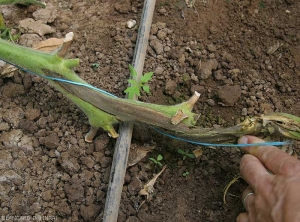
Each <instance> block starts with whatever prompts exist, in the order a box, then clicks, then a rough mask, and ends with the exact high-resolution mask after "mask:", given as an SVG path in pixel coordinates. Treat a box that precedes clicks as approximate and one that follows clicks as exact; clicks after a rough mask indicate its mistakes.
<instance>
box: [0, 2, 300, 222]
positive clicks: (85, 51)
mask: <svg viewBox="0 0 300 222" xmlns="http://www.w3.org/2000/svg"><path fill="white" fill-rule="evenodd" d="M190 2H191V3H190V5H186V3H185V1H183V0H158V1H157V3H156V8H155V13H154V18H153V24H152V29H151V36H150V41H149V47H148V51H147V56H146V60H145V67H144V72H149V71H154V76H153V79H152V80H151V82H150V90H151V92H152V95H146V94H143V95H142V96H141V98H140V100H142V101H147V102H151V103H157V104H176V103H180V102H182V101H184V100H186V99H187V98H189V97H190V96H191V95H192V94H193V92H194V91H195V90H196V91H198V92H200V93H201V97H200V99H199V102H198V103H197V104H196V106H195V108H194V111H195V112H196V113H201V117H200V119H199V125H201V126H203V127H211V126H214V125H220V126H221V127H227V126H232V125H234V124H236V123H239V122H240V121H242V120H244V118H245V117H246V116H254V115H257V114H262V113H270V112H286V113H290V114H294V115H297V116H300V111H299V110H300V101H299V100H300V96H299V94H300V93H299V81H300V78H299V73H300V72H299V71H300V70H299V69H300V20H299V18H300V2H299V1H296V0H252V1H248V0H243V1H240V0H218V1H217V0H206V1H204V0H202V1H201V0H195V1H194V3H193V1H190ZM188 6H191V7H188ZM142 7H143V1H137V0H119V1H117V0H93V1H83V0H70V1H66V0H50V1H47V8H46V11H40V10H41V8H40V7H38V6H33V5H31V6H29V7H25V6H1V7H0V11H1V12H2V13H3V16H4V19H5V21H6V25H7V27H10V28H17V27H19V26H22V29H21V31H22V35H21V37H20V39H19V41H18V42H19V44H22V45H26V46H32V44H33V43H34V42H37V41H40V40H44V39H47V38H50V37H57V38H62V37H64V36H65V34H67V33H68V32H70V31H72V32H74V34H75V39H74V42H73V44H72V46H71V50H70V52H69V55H68V57H69V58H80V66H79V67H77V68H76V69H75V70H76V72H77V74H78V75H79V76H80V77H82V78H84V79H85V80H86V81H87V82H89V83H91V84H92V85H94V86H96V87H99V88H101V89H104V90H107V91H109V92H110V93H113V94H115V95H117V96H120V97H124V93H123V91H124V90H125V89H126V87H127V79H128V77H129V69H128V64H130V63H131V61H132V58H133V53H134V47H135V43H136V38H137V33H138V26H139V21H140V17H141V13H142ZM28 18H30V19H33V20H32V21H37V20H40V21H41V22H40V23H39V24H40V26H39V27H43V28H42V29H39V30H32V28H30V27H29V26H28V25H26V24H27V23H26V24H25V25H22V24H24V22H23V23H19V22H20V21H22V20H24V19H28ZM130 19H134V20H136V21H137V24H136V25H135V26H134V27H132V28H128V26H127V21H129V20H130ZM27 22H28V21H27ZM45 25H47V26H45ZM24 26H25V28H24ZM13 31H14V30H13ZM15 31H16V30H15ZM0 50H1V49H0ZM1 69H2V68H1ZM0 71H1V70H0ZM0 87H1V88H0V173H1V177H0V178H1V179H0V193H1V203H0V204H1V206H0V215H1V216H2V218H1V219H3V218H4V217H5V218H4V219H7V218H8V219H11V221H13V220H16V219H18V218H17V217H19V216H23V218H22V219H24V220H23V221H33V220H34V219H40V220H44V221H49V220H55V221H101V217H102V216H103V210H104V204H105V198H106V192H107V189H108V182H109V174H110V167H111V163H112V156H113V152H114V144H115V140H114V139H111V138H109V137H108V136H107V134H106V133H105V132H104V131H102V130H99V133H98V136H97V137H96V138H95V140H94V141H93V142H92V143H86V142H84V135H85V133H86V132H87V131H88V129H89V125H88V121H87V118H86V117H85V116H84V114H83V113H82V112H81V111H80V110H79V109H78V108H77V107H75V105H73V104H72V103H70V102H69V101H68V100H67V99H66V98H65V97H64V96H63V95H62V94H61V93H60V92H57V91H56V90H55V89H53V88H52V87H51V86H50V85H49V84H48V83H47V82H46V81H45V80H43V79H41V78H40V77H37V76H33V75H30V74H23V73H18V72H15V73H14V74H13V75H12V76H11V77H6V78H4V77H3V78H0ZM133 143H134V144H135V145H136V146H145V144H150V145H152V144H155V148H154V150H153V151H152V152H150V153H148V155H147V156H146V157H145V158H144V159H142V161H140V162H139V163H137V164H136V165H134V166H131V167H129V168H128V170H127V173H126V176H125V183H124V187H123V192H122V200H121V204H120V209H119V217H118V221H120V222H123V221H127V222H138V221H142V222H151V221H166V222H175V221H178V222H184V221H186V222H189V221H235V218H236V217H237V215H238V214H239V213H240V212H243V211H244V209H243V206H242V203H241V199H240V195H241V193H242V191H243V190H244V189H245V187H246V186H247V184H246V183H245V182H244V181H242V180H241V179H240V180H239V182H237V183H235V184H234V185H233V186H232V187H231V188H230V189H229V191H228V193H227V196H226V200H227V203H226V204H224V203H223V191H224V187H225V186H226V185H227V184H228V183H229V182H230V181H231V180H232V179H233V178H234V177H235V176H236V175H238V174H239V161H240V158H241V156H242V155H243V153H242V152H241V151H240V150H239V149H236V148H211V147H209V148H208V147H204V148H203V154H202V156H200V157H199V158H197V159H193V158H189V157H187V158H186V159H185V160H183V156H182V155H181V154H179V153H178V149H182V150H186V151H187V152H189V153H191V152H192V151H193V150H195V149H196V148H199V147H196V146H194V145H190V144H187V143H184V142H179V141H176V140H173V139H169V138H166V137H164V136H163V135H160V134H158V133H156V132H154V131H153V130H151V129H149V128H146V127H144V126H139V125H137V126H135V130H134V135H133ZM298 145H299V144H298ZM298 147H299V146H298ZM159 154H160V155H162V156H163V160H162V161H161V162H162V164H167V165H168V168H167V169H166V170H165V171H164V172H163V173H162V175H161V176H160V177H159V178H158V180H157V182H156V184H155V186H154V188H155V190H154V196H153V198H152V199H151V200H150V201H149V202H146V203H144V204H143V205H142V206H140V204H141V203H142V202H143V200H144V197H141V196H139V195H138V192H139V191H140V190H141V188H142V187H143V185H144V184H145V183H146V182H147V181H149V180H150V179H151V178H152V177H153V176H154V174H156V173H158V172H159V170H160V167H159V166H155V164H154V163H153V162H152V161H150V160H149V158H150V157H151V158H156V157H157V156H158V155H159Z"/></svg>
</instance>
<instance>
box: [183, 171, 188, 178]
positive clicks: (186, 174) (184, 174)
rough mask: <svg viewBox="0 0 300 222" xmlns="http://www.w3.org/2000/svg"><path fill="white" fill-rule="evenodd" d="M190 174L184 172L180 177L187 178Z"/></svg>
mask: <svg viewBox="0 0 300 222" xmlns="http://www.w3.org/2000/svg"><path fill="white" fill-rule="evenodd" d="M189 174H190V173H189V172H188V171H186V172H184V173H183V174H182V176H184V177H187V176H188V175H189Z"/></svg>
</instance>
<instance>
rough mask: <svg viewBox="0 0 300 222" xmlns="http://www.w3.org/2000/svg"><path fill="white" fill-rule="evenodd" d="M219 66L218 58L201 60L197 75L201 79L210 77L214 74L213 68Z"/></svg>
mask: <svg viewBox="0 0 300 222" xmlns="http://www.w3.org/2000/svg"><path fill="white" fill-rule="evenodd" d="M217 68H218V62H217V60H216V59H209V60H207V61H203V62H201V61H200V62H199V64H198V65H197V69H196V75H197V76H198V77H199V78H200V79H208V78H209V77H210V76H211V75H212V70H216V69H217Z"/></svg>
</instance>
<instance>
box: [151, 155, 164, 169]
mask: <svg viewBox="0 0 300 222" xmlns="http://www.w3.org/2000/svg"><path fill="white" fill-rule="evenodd" d="M162 159H163V156H162V155H160V154H158V156H157V158H156V159H154V158H149V160H151V161H152V162H153V163H155V165H158V166H160V167H162V163H161V162H160V161H162Z"/></svg>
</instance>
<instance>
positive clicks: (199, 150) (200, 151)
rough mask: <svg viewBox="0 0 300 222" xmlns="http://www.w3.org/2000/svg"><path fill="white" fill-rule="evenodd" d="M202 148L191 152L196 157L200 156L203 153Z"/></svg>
mask: <svg viewBox="0 0 300 222" xmlns="http://www.w3.org/2000/svg"><path fill="white" fill-rule="evenodd" d="M203 151H204V149H203V148H202V147H200V148H198V149H195V150H193V154H194V155H195V157H196V158H198V157H201V156H202V154H203Z"/></svg>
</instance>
